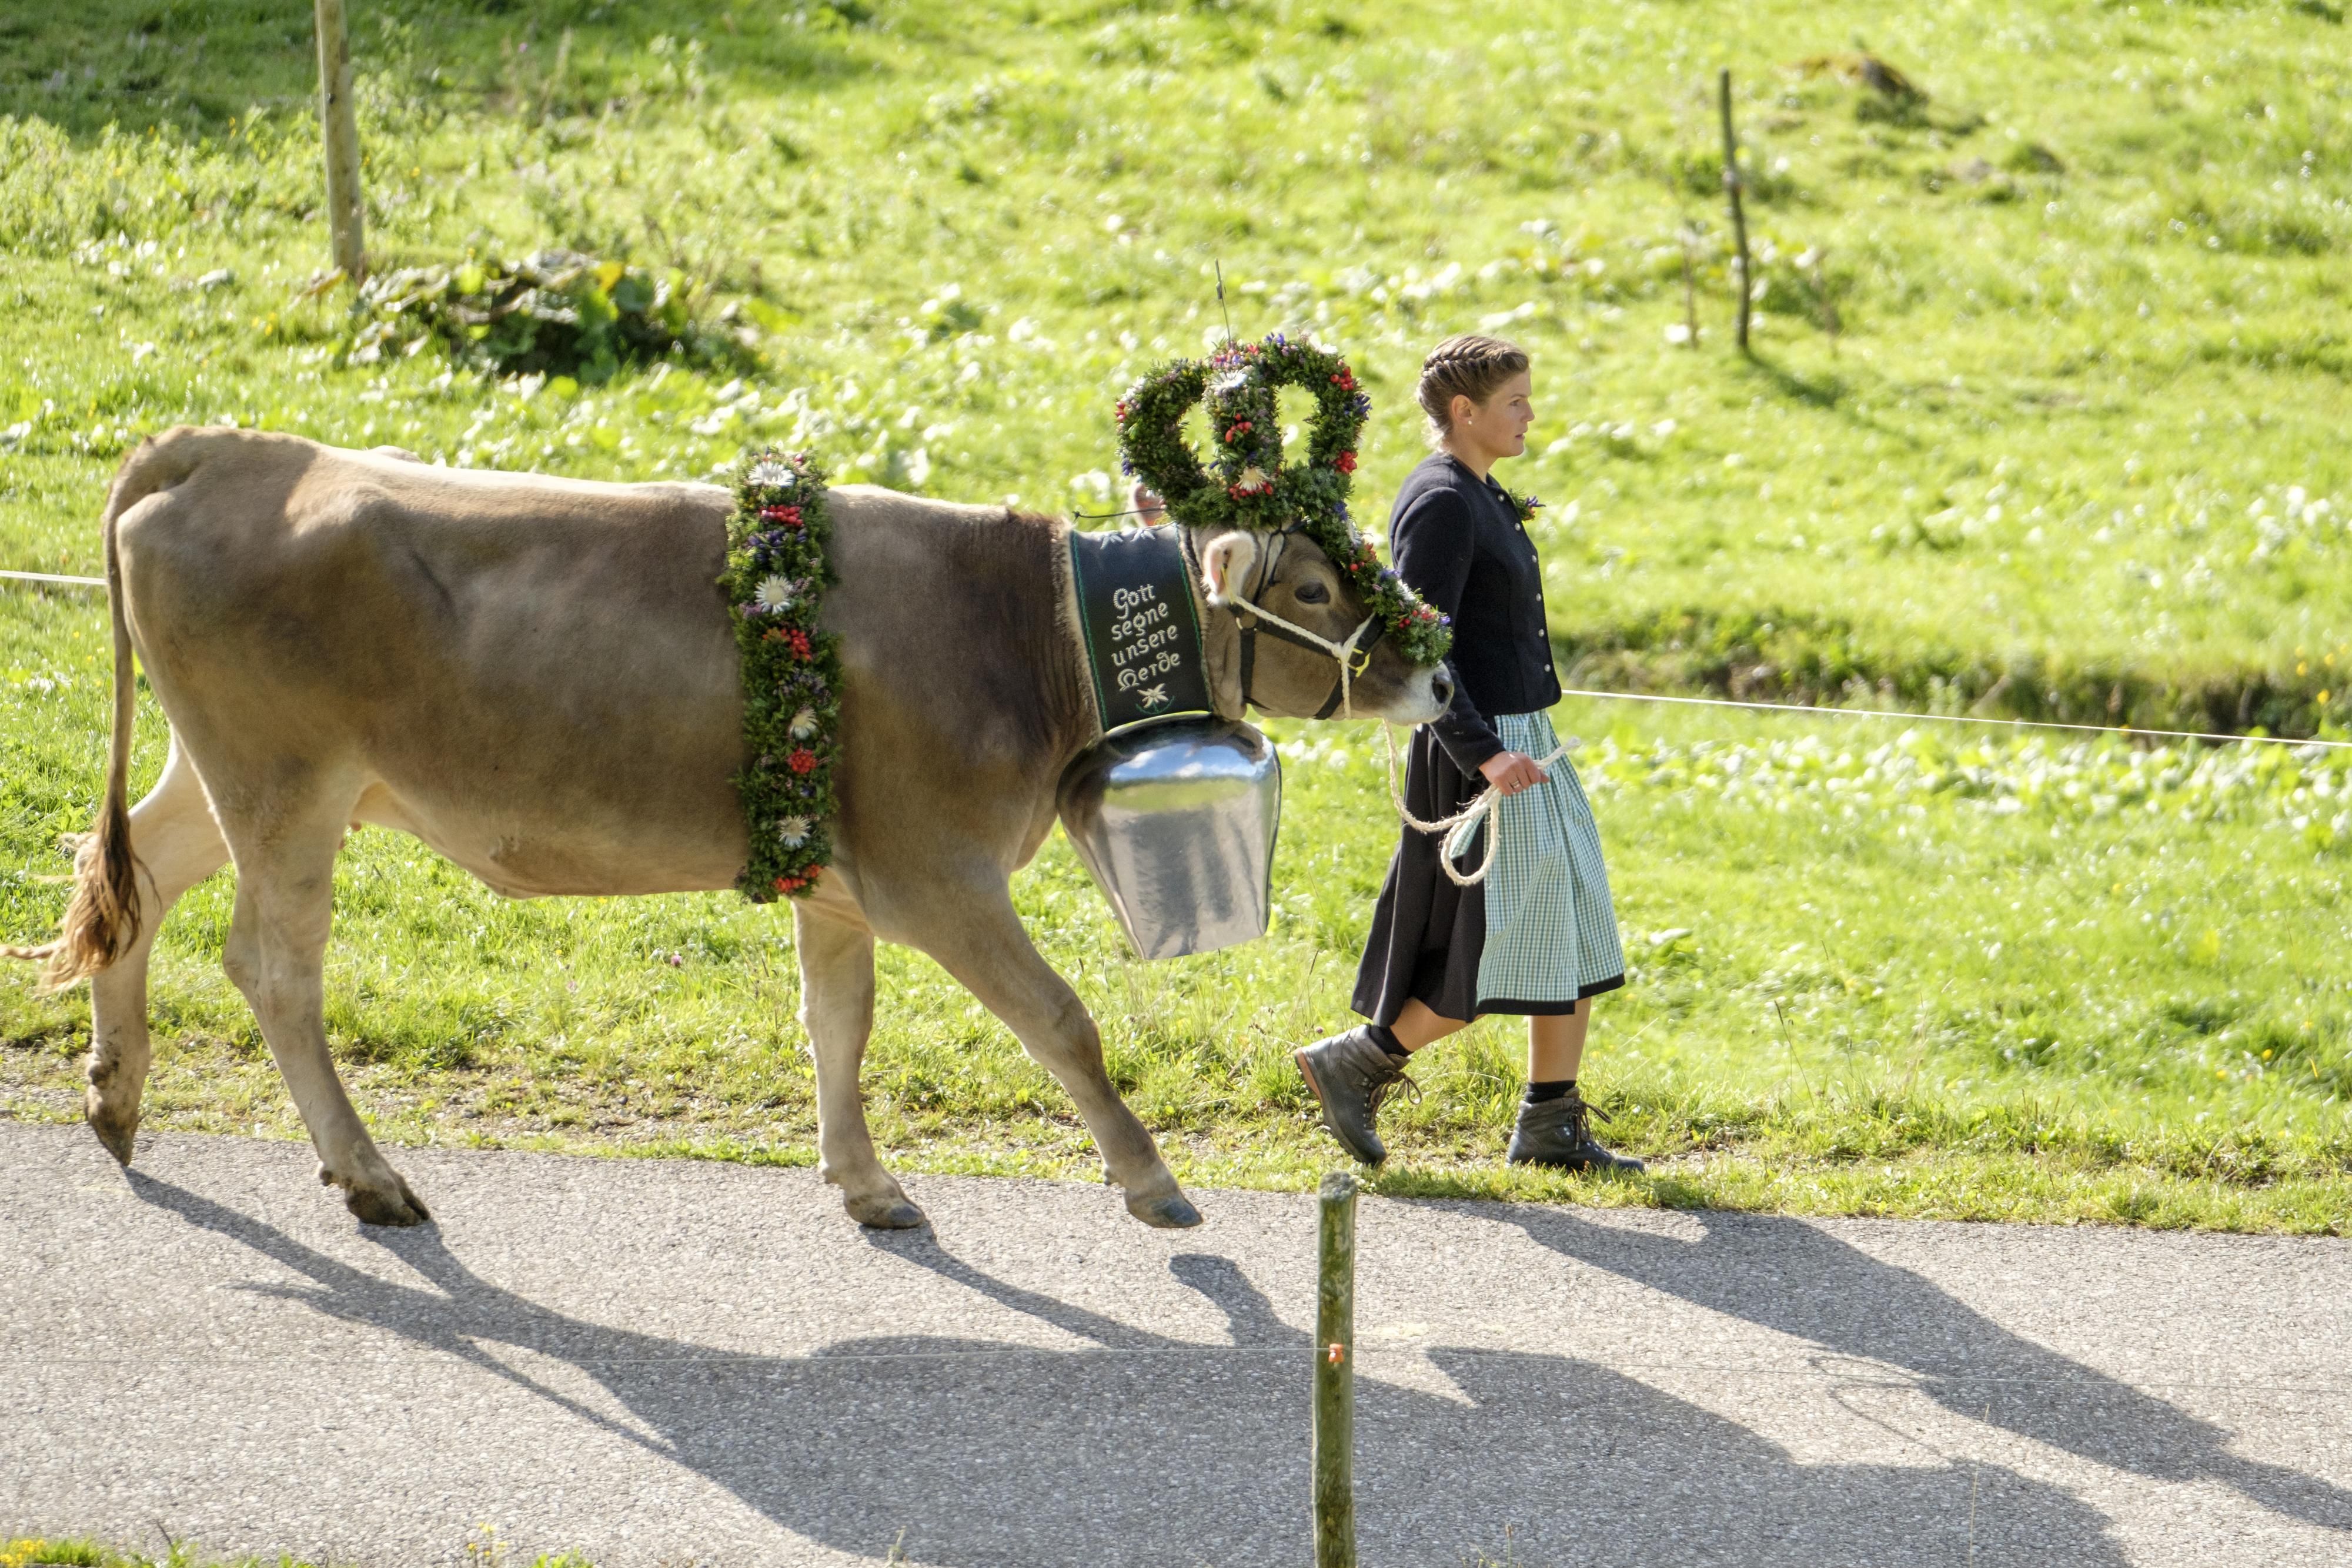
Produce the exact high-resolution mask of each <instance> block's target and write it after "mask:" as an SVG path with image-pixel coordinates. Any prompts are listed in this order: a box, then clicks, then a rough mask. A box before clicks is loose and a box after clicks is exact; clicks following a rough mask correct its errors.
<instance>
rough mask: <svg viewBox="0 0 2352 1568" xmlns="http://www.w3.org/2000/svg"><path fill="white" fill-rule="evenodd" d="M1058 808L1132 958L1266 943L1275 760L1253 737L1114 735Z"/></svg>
mask: <svg viewBox="0 0 2352 1568" xmlns="http://www.w3.org/2000/svg"><path fill="white" fill-rule="evenodd" d="M1055 805H1056V806H1057V808H1058V809H1059V810H1060V812H1061V818H1062V828H1063V831H1066V832H1067V833H1068V834H1069V836H1070V843H1071V844H1072V846H1073V847H1075V848H1076V850H1077V852H1078V858H1079V859H1080V860H1082V861H1084V862H1086V866H1087V870H1088V871H1090V872H1092V873H1094V878H1095V882H1096V883H1097V884H1098V885H1099V886H1100V887H1101V888H1102V890H1103V896H1104V897H1106V898H1108V900H1110V906H1111V910H1112V913H1114V914H1116V915H1118V923H1119V925H1120V927H1121V928H1122V929H1123V930H1125V931H1126V933H1127V937H1128V940H1129V941H1130V942H1132V943H1134V944H1135V950H1136V952H1137V953H1138V954H1139V955H1140V956H1143V957H1146V958H1178V957H1182V956H1185V955H1186V954H1189V953H1213V952H1215V951H1216V950H1217V949H1218V948H1220V947H1230V946H1234V944H1235V943H1238V942H1247V941H1249V940H1251V939H1252V938H1254V937H1258V936H1265V928H1266V920H1267V916H1268V915H1269V913H1270V911H1271V909H1272V905H1273V896H1274V894H1273V879H1274V841H1275V835H1276V831H1277V830H1278V828H1279V826H1280V824H1281V821H1282V761H1281V758H1279V757H1277V756H1276V753H1275V748H1274V743H1273V742H1272V741H1270V740H1268V739H1266V737H1265V736H1263V735H1261V734H1260V733H1258V731H1257V730H1255V729H1254V728H1252V727H1250V726H1248V725H1246V724H1236V723H1233V722H1231V721H1228V720H1224V719H1213V718H1183V719H1171V720H1168V721H1167V722H1165V723H1160V724H1154V725H1149V726H1144V727H1135V728H1129V729H1127V730H1123V731H1121V732H1120V733H1119V734H1118V735H1114V736H1111V737H1108V738H1107V739H1105V740H1104V741H1103V742H1102V743H1101V744H1100V745H1098V746H1096V747H1093V748H1092V749H1091V750H1089V751H1087V752H1086V753H1085V754H1084V755H1083V756H1081V757H1080V758H1078V759H1077V760H1076V762H1073V763H1072V764H1071V765H1070V768H1069V770H1068V771H1067V772H1066V773H1065V774H1063V775H1062V783H1061V788H1060V790H1059V791H1058V793H1057V795H1056V797H1055Z"/></svg>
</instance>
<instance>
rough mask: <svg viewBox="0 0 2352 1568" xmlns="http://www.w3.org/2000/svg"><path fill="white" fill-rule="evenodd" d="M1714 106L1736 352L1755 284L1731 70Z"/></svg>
mask: <svg viewBox="0 0 2352 1568" xmlns="http://www.w3.org/2000/svg"><path fill="white" fill-rule="evenodd" d="M1716 105H1717V108H1718V109H1719V110H1721V111H1722V114H1723V194H1724V197H1725V199H1726V200H1727V201H1729V202H1730V204H1731V240H1732V250H1733V256H1732V263H1731V265H1732V270H1733V276H1734V277H1735V278H1736V279H1737V281H1738V285H1739V324H1738V329H1737V335H1738V343H1739V351H1740V352H1741V353H1743V354H1744V353H1746V352H1747V351H1748V294H1749V293H1750V291H1751V290H1752V289H1753V288H1754V287H1755V280H1754V279H1753V277H1750V275H1749V270H1748V214H1746V213H1745V212H1743V211H1741V209H1740V205H1739V184H1740V181H1739V138H1738V135H1736V134H1735V133H1734V132H1733V131H1732V129H1731V71H1730V68H1728V67H1727V68H1725V69H1724V72H1723V74H1722V75H1721V76H1719V77H1717V78H1716Z"/></svg>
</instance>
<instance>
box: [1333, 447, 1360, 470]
mask: <svg viewBox="0 0 2352 1568" xmlns="http://www.w3.org/2000/svg"><path fill="white" fill-rule="evenodd" d="M1331 466H1332V467H1334V468H1337V469H1338V470H1339V472H1340V473H1342V474H1353V473H1354V472H1355V471H1356V455H1355V454H1354V453H1352V452H1342V453H1341V454H1339V456H1337V457H1334V458H1333V459H1331Z"/></svg>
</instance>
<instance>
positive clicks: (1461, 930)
mask: <svg viewBox="0 0 2352 1568" xmlns="http://www.w3.org/2000/svg"><path fill="white" fill-rule="evenodd" d="M1482 789H1486V779H1484V778H1482V777H1480V776H1479V775H1477V774H1475V773H1471V774H1465V773H1464V772H1463V771H1462V770H1461V769H1460V768H1456V767H1455V766H1454V759H1453V758H1451V757H1449V756H1447V755H1446V752H1445V748H1444V747H1443V746H1441V745H1439V744H1438V741H1437V737H1436V735H1435V734H1434V733H1433V731H1432V729H1431V727H1429V726H1427V725H1423V726H1421V727H1419V728H1416V729H1415V730H1414V731H1413V732H1412V746H1411V747H1409V748H1408V749H1407V751H1406V753H1405V770H1404V803H1405V806H1406V809H1407V810H1411V811H1412V814H1413V815H1414V816H1416V817H1419V818H1420V819H1421V820H1422V821H1424V822H1427V821H1436V820H1437V819H1438V818H1440V817H1450V816H1452V815H1454V813H1455V812H1456V811H1459V810H1462V809H1463V808H1464V807H1465V806H1467V805H1468V804H1469V803H1470V802H1471V801H1473V800H1476V799H1477V798H1478V792H1479V791H1480V790H1482ZM1486 831H1487V830H1486V825H1485V824H1483V823H1482V824H1480V826H1479V829H1478V831H1477V833H1476V834H1475V836H1474V837H1473V838H1472V839H1471V841H1470V843H1469V846H1468V848H1467V850H1466V851H1465V852H1464V854H1463V855H1462V858H1461V860H1460V862H1458V863H1459V864H1460V865H1462V866H1465V867H1475V866H1476V865H1477V864H1478V863H1479V862H1481V861H1483V860H1484V859H1485V858H1486ZM1399 833H1400V836H1399V838H1398V840H1397V849H1396V855H1395V858H1393V859H1392V860H1391V861H1390V862H1389V876H1388V881H1387V882H1386V883H1383V884H1382V886H1381V898H1380V903H1379V904H1377V905H1375V906H1374V908H1373V910H1372V929H1371V933H1370V936H1367V937H1366V938H1365V941H1364V956H1363V961H1362V962H1361V963H1360V964H1359V965H1358V966H1357V967H1356V996H1355V1001H1354V1007H1355V1010H1356V1011H1357V1012H1359V1013H1360V1014H1362V1015H1363V1016H1364V1017H1366V1018H1368V1019H1371V1020H1372V1021H1373V1022H1374V1023H1377V1024H1381V1025H1382V1026H1386V1025H1389V1024H1392V1023H1394V1022H1396V1020H1397V1017H1398V1015H1399V1014H1401V1013H1402V1012H1403V1011H1404V1005H1405V1003H1407V1002H1408V1001H1412V1000H1415V999H1418V1000H1419V1001H1420V1002H1421V1003H1422V1005H1423V1006H1424V1007H1426V1008H1428V1009H1429V1010H1430V1011H1432V1012H1433V1013H1435V1014H1436V1015H1437V1016H1438V1017H1440V1018H1444V1019H1475V1018H1478V1017H1481V1016H1483V1015H1485V1014H1487V1013H1510V1014H1540V1015H1547V1016H1549V1015H1557V1014H1563V1013H1572V1012H1574V1011H1575V1010H1576V1009H1577V1007H1578V1005H1579V1003H1580V1002H1581V1001H1582V1000H1583V998H1582V997H1580V998H1578V999H1577V1001H1574V1002H1568V1001H1517V1000H1514V999H1512V998H1507V997H1481V996H1479V994H1478V963H1479V960H1480V959H1481V958H1482V957H1483V956H1485V954H1486V889H1485V887H1484V885H1483V884H1482V885H1477V886H1472V887H1457V886H1455V885H1454V879H1453V878H1451V877H1449V876H1447V875H1446V874H1445V871H1444V867H1443V866H1441V865H1440V864H1439V863H1438V857H1439V855H1440V854H1441V853H1442V852H1443V846H1444V837H1443V836H1441V835H1439V834H1436V833H1423V832H1420V831H1415V830H1414V829H1412V828H1410V827H1405V826H1403V825H1402V824H1400V825H1399ZM1624 983H1625V982H1624V978H1623V977H1622V976H1619V977H1616V978H1613V979H1609V980H1604V981H1601V983H1599V984H1597V985H1593V986H1590V987H1588V988H1585V990H1584V996H1588V997H1589V996H1593V995H1597V994H1598V993H1600V992H1601V991H1607V990H1613V989H1615V988H1617V987H1619V986H1622V985H1623V984H1624Z"/></svg>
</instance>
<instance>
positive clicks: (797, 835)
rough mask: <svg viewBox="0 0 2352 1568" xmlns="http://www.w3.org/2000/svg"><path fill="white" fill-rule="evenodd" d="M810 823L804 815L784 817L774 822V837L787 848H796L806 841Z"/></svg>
mask: <svg viewBox="0 0 2352 1568" xmlns="http://www.w3.org/2000/svg"><path fill="white" fill-rule="evenodd" d="M811 825H812V824H811V823H810V821H809V820H808V819H807V818H806V817H784V818H781V819H779V820H778V821H777V822H776V837H777V838H779V839H781V840H782V841H783V844H784V847H785V848H786V849H788V850H796V849H798V848H800V847H801V846H802V845H803V844H804V843H806V842H808V836H809V828H810V827H811Z"/></svg>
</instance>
